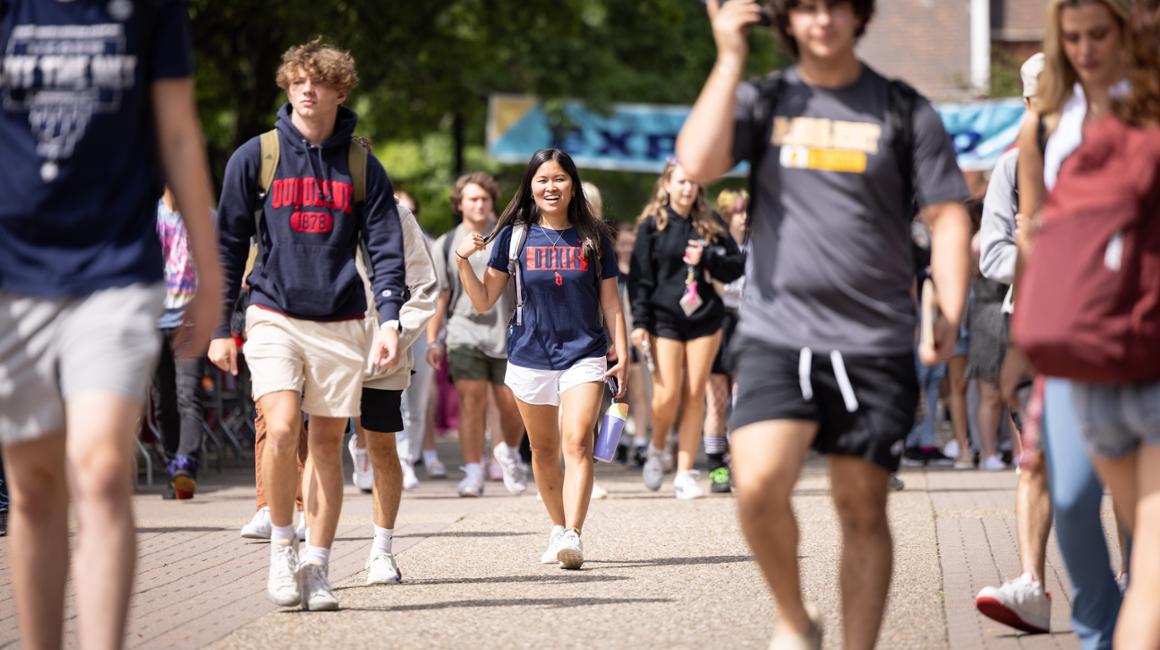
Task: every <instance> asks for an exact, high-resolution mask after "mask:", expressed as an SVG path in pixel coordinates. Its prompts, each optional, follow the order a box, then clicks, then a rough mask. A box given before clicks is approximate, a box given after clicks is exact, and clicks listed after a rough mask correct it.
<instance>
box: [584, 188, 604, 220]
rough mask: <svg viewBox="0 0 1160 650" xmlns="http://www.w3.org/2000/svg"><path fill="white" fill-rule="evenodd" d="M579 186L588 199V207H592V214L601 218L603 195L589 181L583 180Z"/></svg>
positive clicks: (602, 213) (602, 215)
mask: <svg viewBox="0 0 1160 650" xmlns="http://www.w3.org/2000/svg"><path fill="white" fill-rule="evenodd" d="M580 186H581V187H583V188H584V198H586V199H588V207H590V208H592V216H594V217H596V218H597V219H603V218H604V197H603V196H601V195H600V188H599V187H596V184H595V183H593V182H591V181H584V182H583V183H581V184H580Z"/></svg>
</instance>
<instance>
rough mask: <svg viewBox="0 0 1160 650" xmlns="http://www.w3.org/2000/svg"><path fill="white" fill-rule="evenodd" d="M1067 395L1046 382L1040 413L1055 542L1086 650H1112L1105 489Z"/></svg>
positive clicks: (1113, 591)
mask: <svg viewBox="0 0 1160 650" xmlns="http://www.w3.org/2000/svg"><path fill="white" fill-rule="evenodd" d="M1071 392H1072V391H1071V382H1070V381H1068V380H1066V379H1048V380H1047V386H1046V390H1045V394H1044V410H1043V419H1044V422H1043V424H1044V426H1043V438H1044V440H1043V446H1044V452H1045V454H1046V459H1047V480H1048V485H1049V487H1050V490H1051V505H1052V507H1053V508H1054V509H1055V531H1056V538H1057V539H1058V540H1059V550H1060V552H1061V553H1062V555H1063V562H1064V564H1065V565H1067V573H1068V575H1069V576H1071V585H1072V610H1071V623H1072V625H1073V626H1074V627H1075V633H1076V636H1078V637H1079V641H1080V645H1081V646H1082V647H1083V648H1084V650H1105V649H1107V650H1110V649H1111V647H1112V634H1113V632H1114V631H1115V628H1116V617H1117V616H1119V613H1120V600H1121V596H1120V589H1119V587H1118V586H1116V577H1115V575H1114V574H1113V573H1112V569H1111V560H1110V557H1109V554H1108V545H1107V538H1106V537H1105V536H1104V528H1103V525H1101V523H1100V501H1101V500H1102V499H1103V496H1104V488H1103V485H1101V484H1100V479H1099V477H1098V476H1097V475H1096V471H1095V468H1094V467H1093V466H1092V462H1091V458H1090V457H1089V456H1088V451H1087V448H1086V447H1085V445H1084V442H1083V438H1082V437H1081V436H1080V432H1079V423H1078V420H1077V418H1076V416H1075V408H1074V405H1073V403H1072V394H1071Z"/></svg>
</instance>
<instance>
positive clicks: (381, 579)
mask: <svg viewBox="0 0 1160 650" xmlns="http://www.w3.org/2000/svg"><path fill="white" fill-rule="evenodd" d="M366 570H367V585H368V586H369V585H389V584H392V583H396V582H402V581H403V572H402V571H399V563H398V562H396V561H395V556H394V554H393V553H373V554H371V556H370V557H368V558H367V563H366Z"/></svg>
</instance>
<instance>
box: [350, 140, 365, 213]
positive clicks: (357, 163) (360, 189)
mask: <svg viewBox="0 0 1160 650" xmlns="http://www.w3.org/2000/svg"><path fill="white" fill-rule="evenodd" d="M370 150H371V141H370V140H367V139H366V138H364V137H361V136H357V135H356V136H352V137H351V139H350V148H349V149H348V150H347V164H348V167H349V168H350V178H351V182H352V183H353V184H354V202H355V204H358V203H364V202H366V200H367V158H369V157H370Z"/></svg>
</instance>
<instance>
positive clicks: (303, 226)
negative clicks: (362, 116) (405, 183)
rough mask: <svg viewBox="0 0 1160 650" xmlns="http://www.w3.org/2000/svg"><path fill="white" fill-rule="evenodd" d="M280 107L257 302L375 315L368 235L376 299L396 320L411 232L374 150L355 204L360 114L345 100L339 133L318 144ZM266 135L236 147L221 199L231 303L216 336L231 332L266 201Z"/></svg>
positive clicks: (326, 317)
mask: <svg viewBox="0 0 1160 650" xmlns="http://www.w3.org/2000/svg"><path fill="white" fill-rule="evenodd" d="M290 111H291V107H290V105H289V104H284V105H283V106H282V108H281V109H279V111H278V123H277V130H278V139H279V142H280V153H279V159H278V169H277V171H276V172H275V174H274V181H273V183H271V185H270V191H269V192H268V193H267V195H266V197H265V203H264V211H265V213H264V216H263V217H262V232H261V233H259V241H260V242H261V244H260V246H259V249H260V251H261V253H260V255H261V259H260V260H259V261H258V262H257V263H256V264H255V265H254V270H253V272H252V273H250V277H249V284H250V288H251V290H252V291H251V294H250V304H253V305H259V306H261V307H265V308H268V309H272V310H274V311H277V312H281V313H283V314H285V315H287V316H291V317H294V318H299V319H303V320H313V321H337V320H348V319H357V318H362V317H363V316H365V315H366V309H367V304H366V297H365V292H364V290H363V282H362V279H361V278H360V277H359V274H358V271H357V270H356V268H355V254H356V252H357V250H358V242H359V237H360V236H361V237H362V239H363V241H364V242H365V243H366V247H367V251H368V252H369V253H370V266H371V268H370V269H369V270H370V271H371V273H372V274H373V279H372V284H373V286H374V290H375V303H376V305H375V306H376V307H377V308H378V310H379V317H380V319H381V320H382V322H386V321H390V320H397V319H398V318H399V307H401V306H402V304H403V290H404V287H405V280H406V278H405V271H404V258H403V232H402V226H401V225H400V223H399V213H398V210H397V209H396V207H395V193H394V189H393V188H392V187H391V181H390V179H389V178H387V172H386V171H385V170H384V169H383V166H382V165H381V164H379V161H378V160H376V159H375V157H374V156H373V155H372V156H368V159H367V178H366V183H367V198H366V203H365V205H363V206H362V207H361V209H360V207H359V206H356V205H354V185H353V180H352V179H351V175H350V169H349V163H348V154H349V152H348V150H349V147H350V146H351V136H352V135H353V134H354V128H355V125H356V124H357V122H358V116H357V115H356V114H355V113H354V111H352V110H350V109H348V108H345V107H340V108H339V110H338V120H337V122H336V124H335V127H334V134H333V135H331V136H330V138H329V139H328V140H327V141H326V142H324V143H322V145H321V146H313V145H310V144H309V143H308V142H307V141H306V139H305V138H304V137H302V134H301V133H299V131H298V129H297V128H296V127H295V126H294V124H293V123H292V122H291V121H290V115H291V113H290ZM260 156H261V144H260V143H259V138H257V137H255V138H253V139H251V140H250V141H249V142H247V143H245V144H243V145H242V146H241V147H239V148H238V150H237V151H235V152H234V155H233V156H230V161H229V163H228V164H227V165H226V175H225V180H224V182H223V184H222V195H221V201H220V202H219V204H218V234H219V238H220V243H221V258H222V267H223V268H224V270H225V282H226V291H225V294H226V295H225V308H224V310H223V318H222V321H221V324H220V325H219V327H218V331H217V334H216V336H217V337H225V336H228V335H229V322H230V315H231V314H232V313H233V307H234V304H235V302H236V301H237V298H238V293H239V291H240V288H241V283H242V273H243V272H244V270H245V265H246V258H247V256H248V254H249V248H250V238H251V237H252V236H253V235H254V231H255V227H256V223H255V220H254V212H255V210H256V209H257V207H258V201H259V199H258V170H259V168H260V161H259V157H260Z"/></svg>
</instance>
